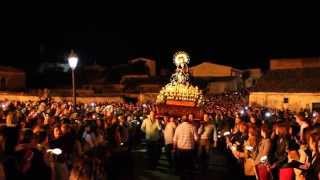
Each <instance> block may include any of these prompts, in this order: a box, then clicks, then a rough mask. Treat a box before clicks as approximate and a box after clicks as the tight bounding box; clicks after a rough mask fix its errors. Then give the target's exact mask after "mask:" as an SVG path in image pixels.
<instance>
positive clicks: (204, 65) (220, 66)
mask: <svg viewBox="0 0 320 180" xmlns="http://www.w3.org/2000/svg"><path fill="white" fill-rule="evenodd" d="M207 66H212V67H215V68H226V69H234V70H238V69H236V68H233V67H231V66H226V65H222V64H216V63H212V62H208V61H204V62H202V63H200V64H198V65H195V66H192V67H190V69H191V70H192V69H195V68H201V67H207ZM239 71H240V70H239Z"/></svg>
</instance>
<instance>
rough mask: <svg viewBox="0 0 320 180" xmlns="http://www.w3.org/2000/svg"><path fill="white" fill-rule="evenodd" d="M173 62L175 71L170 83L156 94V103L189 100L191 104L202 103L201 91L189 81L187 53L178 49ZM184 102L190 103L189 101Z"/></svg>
mask: <svg viewBox="0 0 320 180" xmlns="http://www.w3.org/2000/svg"><path fill="white" fill-rule="evenodd" d="M173 62H174V64H175V65H176V72H175V73H174V74H172V76H171V79H170V83H168V84H167V85H166V86H165V87H163V88H162V89H161V91H160V93H159V95H158V96H157V103H158V104H169V102H170V103H172V102H175V103H176V102H191V105H193V106H201V105H203V102H204V99H203V94H202V91H201V90H200V89H199V88H198V87H197V86H193V85H191V84H190V82H189V81H190V79H189V69H188V64H189V62H190V58H189V55H188V54H187V53H186V52H183V51H179V52H177V53H175V55H174V57H173ZM181 104H184V103H181ZM185 104H189V105H190V103H185Z"/></svg>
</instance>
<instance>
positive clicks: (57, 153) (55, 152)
mask: <svg viewBox="0 0 320 180" xmlns="http://www.w3.org/2000/svg"><path fill="white" fill-rule="evenodd" d="M47 152H48V153H52V154H54V155H60V154H62V150H61V149H59V148H54V149H48V150H47Z"/></svg>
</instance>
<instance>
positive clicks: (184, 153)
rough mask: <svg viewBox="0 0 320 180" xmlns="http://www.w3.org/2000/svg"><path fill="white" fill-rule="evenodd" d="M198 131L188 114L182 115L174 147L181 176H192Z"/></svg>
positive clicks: (177, 167) (174, 139) (174, 138)
mask: <svg viewBox="0 0 320 180" xmlns="http://www.w3.org/2000/svg"><path fill="white" fill-rule="evenodd" d="M197 140H198V133H197V132H196V129H195V128H194V126H193V125H192V124H191V122H189V120H188V119H187V116H183V117H182V123H181V124H179V125H178V127H177V129H176V131H175V133H174V137H173V148H174V151H176V155H177V164H176V169H177V172H178V173H179V174H180V176H181V178H182V179H183V178H185V177H190V176H192V170H193V164H194V162H193V157H194V149H195V144H196V141H197Z"/></svg>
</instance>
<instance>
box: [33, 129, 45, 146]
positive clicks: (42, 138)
mask: <svg viewBox="0 0 320 180" xmlns="http://www.w3.org/2000/svg"><path fill="white" fill-rule="evenodd" d="M47 136H48V133H47V132H46V131H45V130H40V131H39V132H38V133H37V134H36V136H35V139H36V141H37V143H38V144H41V143H43V142H44V141H45V140H46V138H47Z"/></svg>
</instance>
